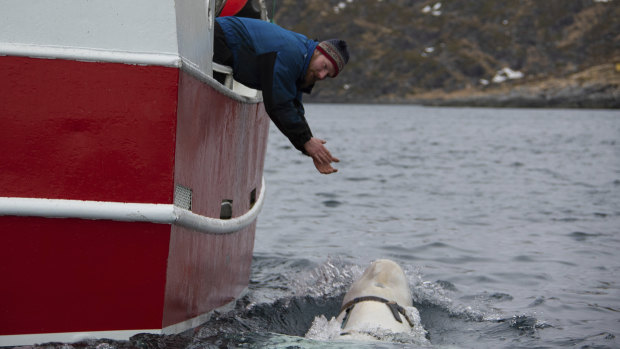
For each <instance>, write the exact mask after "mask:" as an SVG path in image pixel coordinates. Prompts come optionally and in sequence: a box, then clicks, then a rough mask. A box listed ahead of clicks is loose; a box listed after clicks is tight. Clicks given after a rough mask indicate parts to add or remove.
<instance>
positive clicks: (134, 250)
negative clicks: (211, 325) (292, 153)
mask: <svg viewBox="0 0 620 349" xmlns="http://www.w3.org/2000/svg"><path fill="white" fill-rule="evenodd" d="M230 3H231V4H233V5H235V6H237V4H238V1H231V2H230ZM244 3H245V2H244ZM226 6H228V5H227V4H225V3H224V2H222V1H214V0H202V1H188V0H176V1H175V0H132V1H125V0H90V1H83V0H54V1H37V2H31V1H22V0H4V1H1V2H0V17H1V18H2V19H1V20H0V77H2V79H1V82H0V86H1V87H0V99H1V103H0V125H1V126H0V148H1V149H2V152H1V153H0V278H1V282H2V286H1V287H0V346H16V345H27V344H36V343H48V342H76V341H81V340H84V339H87V338H108V339H114V340H124V339H128V338H130V337H131V336H134V335H136V334H138V333H155V334H174V333H179V332H182V331H185V330H187V329H190V328H194V327H196V326H198V325H199V324H201V323H204V322H205V321H207V320H208V318H209V316H211V314H212V313H213V311H214V310H217V309H222V308H223V309H226V307H230V306H231V304H233V303H234V301H235V300H236V299H238V297H240V296H242V295H243V294H244V292H245V291H246V290H247V286H248V282H249V275H250V267H251V262H252V252H253V246H254V237H255V229H256V217H257V216H258V213H259V212H260V210H261V207H262V205H263V202H264V196H265V184H264V181H263V166H264V158H265V151H266V147H267V136H268V129H269V118H268V116H267V114H266V112H265V109H264V106H263V104H262V99H261V95H260V92H259V91H256V90H252V89H249V88H247V87H244V86H243V85H240V84H238V83H236V82H235V81H233V80H232V79H231V78H227V79H226V83H225V84H220V83H219V82H217V81H216V80H215V79H213V77H212V76H213V71H214V70H217V71H220V72H224V73H228V74H230V72H231V69H230V68H229V67H223V66H219V65H217V64H215V63H213V62H212V61H211V57H212V52H213V23H214V17H216V16H217V14H218V12H221V11H222V9H223V8H226ZM228 10H230V9H228ZM265 14H266V13H261V15H262V16H264V15H265Z"/></svg>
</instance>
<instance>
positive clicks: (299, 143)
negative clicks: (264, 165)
mask: <svg viewBox="0 0 620 349" xmlns="http://www.w3.org/2000/svg"><path fill="white" fill-rule="evenodd" d="M216 20H217V22H218V24H219V25H220V26H221V28H222V31H223V32H224V36H225V38H226V44H227V46H228V48H229V49H230V50H231V52H232V55H233V62H234V64H233V77H234V78H235V80H237V81H239V82H240V83H242V84H244V85H246V86H248V87H251V88H254V89H257V90H261V91H262V92H263V101H264V104H265V109H266V111H267V114H269V117H270V118H271V119H272V121H273V122H274V124H275V125H276V126H277V127H278V129H280V131H281V132H282V133H283V134H284V135H285V136H287V137H288V138H289V140H290V141H291V143H292V144H293V145H294V146H295V148H297V149H299V150H300V151H302V152H304V149H303V145H304V144H305V143H306V142H307V141H308V140H310V138H311V137H312V132H311V131H310V127H309V126H308V123H307V122H306V118H305V116H304V108H303V105H302V101H301V99H302V92H306V93H310V91H311V90H312V87H310V88H308V89H306V90H302V88H301V84H302V82H303V79H304V76H305V74H306V71H307V69H308V65H309V64H310V58H312V54H313V53H314V49H315V48H316V46H317V45H318V42H316V41H314V40H311V39H308V38H307V37H305V36H303V35H301V34H298V33H295V32H292V31H289V30H286V29H284V28H281V27H279V26H277V25H275V24H272V23H268V22H265V21H261V20H257V19H252V18H242V17H219V18H217V19H216Z"/></svg>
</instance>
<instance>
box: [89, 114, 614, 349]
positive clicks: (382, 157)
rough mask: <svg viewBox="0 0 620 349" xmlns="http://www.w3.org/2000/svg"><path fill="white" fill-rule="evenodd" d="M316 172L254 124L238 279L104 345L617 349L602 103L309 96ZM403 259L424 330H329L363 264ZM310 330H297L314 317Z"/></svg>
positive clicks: (608, 150) (610, 185)
mask: <svg viewBox="0 0 620 349" xmlns="http://www.w3.org/2000/svg"><path fill="white" fill-rule="evenodd" d="M306 115H307V119H308V121H309V124H310V126H311V128H312V130H313V133H314V135H315V136H316V137H319V138H322V139H324V140H326V141H327V144H326V146H327V147H328V149H329V150H330V151H331V152H332V154H333V155H334V156H336V157H338V158H339V159H340V163H338V164H335V167H337V168H338V173H335V174H331V175H321V174H319V173H318V172H317V171H316V170H315V168H314V166H313V164H312V161H311V160H310V159H309V158H308V157H305V156H303V155H301V154H300V153H299V152H298V151H296V150H295V149H294V148H292V146H291V145H290V143H289V142H288V140H287V139H286V138H285V137H284V136H282V134H280V133H279V132H278V131H277V129H276V128H275V127H273V126H272V128H271V131H270V136H269V137H270V138H269V145H268V155H267V159H266V163H265V179H266V185H267V187H266V189H267V193H266V195H267V196H266V203H265V206H264V208H263V210H262V213H261V215H260V216H259V219H258V224H257V231H256V242H255V253H254V260H253V266H252V276H251V283H250V287H249V292H248V294H247V295H246V296H244V297H243V298H242V299H240V300H239V301H238V302H237V304H236V307H235V309H233V310H231V311H229V312H223V313H217V314H214V316H213V317H212V318H211V320H209V322H207V323H206V324H204V325H202V326H200V327H198V328H196V329H195V330H193V331H189V332H187V333H185V334H182V335H177V336H154V335H140V336H136V337H134V338H132V340H131V341H128V342H105V341H98V342H93V343H91V344H92V345H94V346H101V345H106V346H110V347H179V348H220V347H229V348H237V347H247V348H409V347H411V348H416V347H430V348H535V347H536V348H559V347H574V348H618V347H620V338H619V336H620V284H619V281H620V252H619V251H620V112H618V111H616V110H559V109H483V108H429V107H420V106H406V105H344V104H315V105H307V106H306ZM379 258H389V259H392V260H394V261H396V262H398V263H399V264H400V265H401V266H402V267H403V269H404V270H405V271H406V274H407V277H408V279H409V283H410V286H411V289H412V299H413V302H414V305H415V306H416V307H417V308H418V310H419V313H420V317H421V322H422V325H423V326H424V328H425V330H426V331H427V332H428V342H419V341H414V340H412V341H409V342H408V341H407V339H406V338H404V339H403V338H396V337H394V338H389V337H386V338H384V339H385V340H384V341H381V342H375V343H367V344H360V343H351V342H338V341H336V340H335V339H334V333H335V334H337V332H338V329H337V328H336V329H334V328H333V326H332V327H330V326H329V325H328V324H327V322H328V320H329V319H331V318H332V317H334V316H336V315H337V313H338V311H339V309H340V303H341V301H342V298H343V296H344V293H345V292H346V290H347V288H348V286H349V285H350V284H351V283H352V282H353V281H354V280H355V278H356V277H358V276H359V275H361V273H362V271H363V270H364V268H365V267H366V266H367V265H368V263H370V262H371V261H372V260H375V259H379ZM321 317H324V318H325V321H324V323H325V324H324V325H323V326H322V327H321V326H320V324H319V326H315V327H313V331H312V333H308V330H309V329H310V327H311V326H312V324H313V322H315V324H316V321H317V319H321Z"/></svg>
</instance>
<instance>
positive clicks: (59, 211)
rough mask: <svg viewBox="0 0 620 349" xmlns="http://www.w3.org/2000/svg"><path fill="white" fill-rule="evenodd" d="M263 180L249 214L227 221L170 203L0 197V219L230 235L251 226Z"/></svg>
mask: <svg viewBox="0 0 620 349" xmlns="http://www.w3.org/2000/svg"><path fill="white" fill-rule="evenodd" d="M264 194H265V180H264V179H263V180H262V185H261V191H260V194H259V196H258V198H257V200H256V202H255V203H254V204H253V205H252V207H251V208H250V210H249V211H247V212H246V213H245V214H243V215H241V216H239V217H234V218H230V219H217V218H211V217H206V216H202V215H199V214H196V213H194V212H192V211H190V210H188V209H185V208H182V207H179V206H177V205H170V204H146V203H123V202H103V201H84V200H64V199H39V198H15V197H0V216H34V217H45V218H78V219H93V220H100V219H103V220H113V221H122V222H149V223H159V224H172V225H179V226H181V227H184V228H187V229H191V230H194V231H198V232H201V233H206V234H230V233H234V232H236V231H239V230H241V229H243V228H245V227H247V226H248V225H250V224H252V223H253V222H254V221H255V220H256V218H257V217H258V214H259V213H260V211H261V209H262V207H263V203H264V200H265V195H264Z"/></svg>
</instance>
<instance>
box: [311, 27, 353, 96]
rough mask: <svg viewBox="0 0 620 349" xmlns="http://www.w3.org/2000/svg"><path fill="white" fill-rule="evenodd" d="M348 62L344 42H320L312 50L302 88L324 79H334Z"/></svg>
mask: <svg viewBox="0 0 620 349" xmlns="http://www.w3.org/2000/svg"><path fill="white" fill-rule="evenodd" d="M348 61H349V51H348V50H347V44H346V42H344V41H342V40H337V39H331V40H327V41H322V42H321V43H319V45H318V46H317V47H316V49H315V50H314V54H313V55H312V58H311V59H310V64H309V65H308V70H307V71H306V76H305V79H304V86H305V87H309V86H312V85H314V83H315V82H317V81H319V80H323V79H325V78H326V77H328V76H329V77H332V78H334V77H336V75H338V73H339V72H340V71H341V70H342V68H344V65H345V64H346V63H347V62H348Z"/></svg>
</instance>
